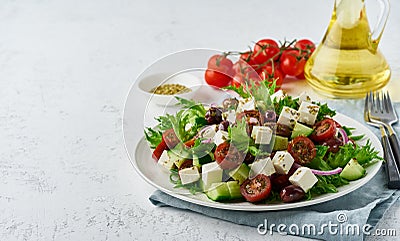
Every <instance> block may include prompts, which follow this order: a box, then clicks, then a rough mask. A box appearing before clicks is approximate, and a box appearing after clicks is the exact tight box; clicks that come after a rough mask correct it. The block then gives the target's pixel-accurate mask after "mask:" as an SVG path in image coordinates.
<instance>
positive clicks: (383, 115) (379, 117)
mask: <svg viewBox="0 0 400 241" xmlns="http://www.w3.org/2000/svg"><path fill="white" fill-rule="evenodd" d="M370 94H371V93H370ZM372 96H373V98H372V106H373V107H375V108H373V109H370V111H371V112H370V116H369V118H370V119H372V120H376V121H378V122H379V121H380V122H382V124H383V125H384V126H385V127H386V129H387V130H388V136H389V137H388V138H389V142H390V146H391V147H392V151H393V155H394V159H395V160H396V164H397V166H398V167H400V146H399V139H398V138H397V135H396V133H395V132H394V131H393V128H392V125H393V124H394V123H396V122H397V121H398V118H397V115H396V111H395V109H394V108H393V105H392V101H391V100H390V96H389V93H388V92H386V93H383V92H374V93H373V94H372Z"/></svg>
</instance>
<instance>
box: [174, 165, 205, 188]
mask: <svg viewBox="0 0 400 241" xmlns="http://www.w3.org/2000/svg"><path fill="white" fill-rule="evenodd" d="M178 173H179V177H180V178H181V183H182V185H185V184H189V183H193V182H197V181H198V180H199V179H200V173H199V170H198V169H197V167H189V168H184V169H181V170H179V172H178Z"/></svg>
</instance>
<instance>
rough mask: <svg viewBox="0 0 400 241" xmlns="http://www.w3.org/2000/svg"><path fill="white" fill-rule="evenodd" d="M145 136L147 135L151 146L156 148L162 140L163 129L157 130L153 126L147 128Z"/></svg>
mask: <svg viewBox="0 0 400 241" xmlns="http://www.w3.org/2000/svg"><path fill="white" fill-rule="evenodd" d="M144 136H145V137H146V140H147V141H148V142H149V144H150V148H152V149H154V148H156V147H157V146H158V144H160V143H161V141H162V133H161V131H155V130H153V129H151V128H146V129H145V130H144Z"/></svg>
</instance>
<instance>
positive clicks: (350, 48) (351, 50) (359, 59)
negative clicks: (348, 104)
mask: <svg viewBox="0 0 400 241" xmlns="http://www.w3.org/2000/svg"><path fill="white" fill-rule="evenodd" d="M385 21H386V20H385ZM381 34H382V32H380V34H379V35H378V37H377V38H376V39H373V36H372V35H373V33H371V30H370V26H369V23H368V19H367V16H366V10H365V6H364V1H363V0H341V1H338V0H337V1H336V2H335V7H334V10H333V14H332V18H331V21H330V23H329V26H328V30H327V32H326V34H325V36H324V38H323V40H322V43H321V44H319V46H318V48H317V49H316V50H315V52H314V53H313V54H312V56H311V57H310V59H309V60H308V62H307V63H306V66H305V70H304V72H305V77H306V79H307V80H308V83H309V84H310V85H311V86H312V87H313V88H314V89H316V90H317V91H318V92H321V93H322V94H324V95H327V96H329V97H334V98H357V97H364V96H365V94H366V93H367V92H369V91H371V90H376V89H380V88H382V87H383V86H385V85H386V84H387V82H388V81H389V78H390V73H391V71H390V68H389V65H388V63H387V62H386V60H385V58H384V56H383V55H382V54H381V52H380V51H379V50H378V43H379V40H380V37H381Z"/></svg>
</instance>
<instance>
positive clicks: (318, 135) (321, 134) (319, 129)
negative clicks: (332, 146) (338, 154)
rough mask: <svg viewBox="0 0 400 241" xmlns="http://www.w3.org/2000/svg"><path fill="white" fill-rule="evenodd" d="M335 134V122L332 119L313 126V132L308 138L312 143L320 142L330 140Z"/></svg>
mask: <svg viewBox="0 0 400 241" xmlns="http://www.w3.org/2000/svg"><path fill="white" fill-rule="evenodd" d="M335 134H336V122H335V121H334V120H332V119H329V118H327V119H324V120H322V121H320V122H318V123H317V124H316V125H315V126H314V132H313V134H312V135H311V136H310V138H311V139H312V140H313V141H316V142H321V141H325V140H328V139H331V138H332V137H333V136H334V135H335Z"/></svg>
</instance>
